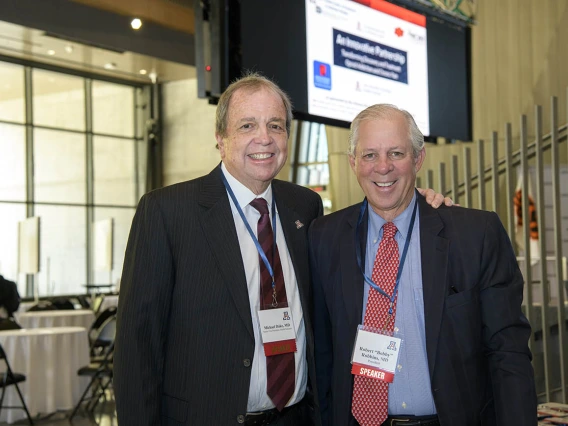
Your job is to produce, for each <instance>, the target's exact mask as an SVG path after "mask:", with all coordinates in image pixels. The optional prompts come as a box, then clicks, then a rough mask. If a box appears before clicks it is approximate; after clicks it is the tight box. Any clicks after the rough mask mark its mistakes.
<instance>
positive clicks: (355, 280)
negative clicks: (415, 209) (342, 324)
mask: <svg viewBox="0 0 568 426" xmlns="http://www.w3.org/2000/svg"><path fill="white" fill-rule="evenodd" d="M359 206H360V205H357V208H355V209H353V213H352V214H351V216H350V217H349V218H348V219H347V226H345V228H344V229H343V231H342V232H344V233H345V234H346V235H344V236H343V238H341V241H342V242H343V243H342V244H341V247H340V249H339V250H340V262H341V287H342V289H343V300H344V301H345V308H346V311H347V317H348V319H349V322H350V325H351V326H352V329H356V328H357V326H358V325H359V324H361V321H362V319H361V318H362V315H363V290H364V282H363V275H361V270H360V269H359V266H358V265H357V255H356V250H355V244H360V247H361V262H362V267H363V269H364V268H365V252H366V247H367V244H366V243H367V228H368V223H369V220H368V218H369V216H368V212H365V215H364V216H363V220H362V222H361V226H360V229H359V235H358V236H357V239H355V229H356V228H357V219H358V217H359V211H360V209H359V208H358V207H359Z"/></svg>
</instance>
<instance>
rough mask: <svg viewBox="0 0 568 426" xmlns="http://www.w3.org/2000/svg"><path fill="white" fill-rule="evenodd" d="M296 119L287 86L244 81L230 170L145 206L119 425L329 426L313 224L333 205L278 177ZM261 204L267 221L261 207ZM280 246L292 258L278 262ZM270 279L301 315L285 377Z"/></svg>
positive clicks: (118, 387)
mask: <svg viewBox="0 0 568 426" xmlns="http://www.w3.org/2000/svg"><path fill="white" fill-rule="evenodd" d="M291 120H292V110H291V105H290V100H289V99H288V96H287V95H286V94H285V93H284V92H282V90H280V88H278V86H276V85H275V84H274V83H272V82H271V81H269V80H267V79H266V78H263V77H260V76H258V75H251V76H248V77H244V78H243V79H241V80H239V81H237V82H235V83H233V84H232V85H231V86H229V87H228V88H227V90H226V91H225V93H224V94H223V95H222V96H221V99H220V100H219V104H218V106H217V116H216V139H217V143H218V146H219V150H220V154H221V159H222V163H221V165H220V166H218V167H216V168H215V169H214V170H213V171H212V172H211V173H210V174H209V175H207V176H203V177H201V178H198V179H195V180H192V181H189V182H183V183H180V184H177V185H172V186H170V187H166V188H163V189H160V190H156V191H153V192H150V193H149V194H146V195H145V196H144V197H142V199H141V201H140V204H139V206H138V209H137V212H136V215H135V217H134V221H133V224H132V229H131V232H130V237H129V241H128V246H127V249H126V256H125V261H124V269H123V275H122V279H121V290H120V293H121V294H120V299H119V300H120V302H119V307H118V322H117V337H116V353H115V359H114V366H115V371H114V387H115V394H116V404H117V414H118V420H119V423H120V425H121V426H143V425H149V426H150V425H151V426H156V425H198V426H204V425H215V426H218V425H231V424H235V425H238V424H245V425H265V424H270V425H294V426H297V425H312V424H316V425H317V424H320V420H319V410H317V409H316V408H315V405H316V401H315V396H314V392H315V364H314V355H313V334H312V326H311V319H310V311H311V305H312V304H311V289H310V287H309V281H310V277H309V268H308V246H307V229H308V227H309V225H310V223H311V222H312V220H314V219H315V218H316V217H318V216H321V215H322V210H323V209H322V202H321V199H320V197H319V196H318V195H317V194H316V193H315V192H313V191H311V190H309V189H306V188H303V187H300V186H298V185H294V184H291V183H287V182H283V181H279V180H275V179H274V177H275V176H276V175H277V173H278V172H279V171H280V169H281V168H282V166H283V165H284V162H285V161H286V156H287V140H288V135H289V132H290V123H291ZM429 196H430V199H431V202H433V203H435V204H440V203H441V202H442V200H443V197H442V196H441V195H439V194H438V195H437V196H434V193H433V191H431V190H430V192H429ZM260 199H265V200H266V202H265V203H264V205H265V207H264V209H265V210H266V211H265V213H263V214H261V213H260V211H258V210H257V208H256V207H254V206H253V204H254V205H256V203H257V202H258V201H259V200H260ZM272 200H275V204H274V205H273V204H272ZM265 215H268V216H270V218H269V219H270V220H267V222H271V223H272V225H271V226H270V229H275V232H274V233H273V234H272V232H271V234H272V235H274V234H275V235H276V244H272V248H270V246H271V244H268V246H269V248H268V250H266V251H264V250H263V249H264V244H263V241H264V240H263V239H262V238H261V237H260V236H259V234H263V235H264V231H261V232H258V231H259V229H260V222H261V221H262V220H263V219H262V218H263V217H264V216H265ZM263 229H264V230H266V228H263ZM272 238H273V237H272ZM261 240H262V241H261ZM257 242H258V243H259V246H257V244H256V243H257ZM261 250H263V251H264V255H265V256H266V260H267V263H268V264H269V265H270V266H271V267H274V268H273V271H272V272H271V271H270V270H269V269H270V268H268V267H267V266H266V264H265V261H264V259H263V258H262V255H261ZM275 251H277V252H278V253H279V255H278V257H279V260H280V262H277V261H276V259H277V257H276V256H274V257H273V258H272V259H273V260H270V259H269V258H270V257H271V256H273V255H274V252H275ZM279 265H281V266H279ZM278 270H280V272H278ZM278 276H280V277H282V278H281V279H280V278H278ZM272 277H274V282H275V285H274V287H272V289H273V290H274V294H271V291H269V292H268V297H269V299H271V297H272V296H274V297H275V299H274V302H276V305H278V306H277V307H276V309H283V312H282V314H283V315H282V316H281V319H282V318H291V321H292V324H293V327H294V330H293V331H294V336H295V343H296V352H295V353H294V352H292V353H283V354H279V355H282V359H284V358H286V359H288V360H289V361H288V363H287V364H281V365H280V367H278V368H274V364H272V360H274V359H276V358H271V360H270V361H269V359H268V358H270V357H269V356H265V352H264V348H263V340H262V338H261V327H262V329H266V327H264V326H263V325H262V323H261V322H260V317H261V313H262V312H261V311H263V310H265V309H261V305H263V306H264V304H262V303H261V300H260V299H261V292H262V285H261V283H266V280H265V279H266V278H268V286H269V287H270V286H271V278H272ZM282 281H283V283H282ZM279 283H281V284H279ZM279 285H284V288H285V291H284V289H282V288H279ZM266 294H267V292H264V293H263V296H264V295H266ZM276 296H277V297H276ZM282 296H284V300H282V299H281V297H282ZM263 300H264V298H263ZM269 305H271V303H269ZM284 306H285V308H284ZM267 327H270V326H267ZM284 347H287V346H286V344H281V345H278V348H284ZM290 356H292V359H291V361H290ZM269 363H270V366H269ZM284 365H285V366H284ZM269 370H270V371H271V372H273V373H269ZM273 374H280V375H281V376H280V377H278V379H277V380H275V379H274V378H273V377H274V375H273ZM271 383H272V384H271Z"/></svg>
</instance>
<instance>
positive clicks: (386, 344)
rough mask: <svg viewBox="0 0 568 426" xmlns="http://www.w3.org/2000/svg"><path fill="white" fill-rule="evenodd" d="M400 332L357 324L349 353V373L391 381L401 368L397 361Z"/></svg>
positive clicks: (400, 341)
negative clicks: (353, 341)
mask: <svg viewBox="0 0 568 426" xmlns="http://www.w3.org/2000/svg"><path fill="white" fill-rule="evenodd" d="M402 337H403V336H402V334H401V333H400V332H390V331H386V330H377V329H373V328H371V327H368V326H364V325H359V327H358V328H357V335H356V337H355V345H354V346H353V353H352V355H351V374H354V375H357V376H363V377H368V378H370V379H375V380H380V381H383V382H387V383H392V381H393V380H394V375H395V374H396V372H397V371H400V370H401V369H402V366H401V365H400V364H399V363H398V358H399V354H400V347H401V345H402V343H403V338H402Z"/></svg>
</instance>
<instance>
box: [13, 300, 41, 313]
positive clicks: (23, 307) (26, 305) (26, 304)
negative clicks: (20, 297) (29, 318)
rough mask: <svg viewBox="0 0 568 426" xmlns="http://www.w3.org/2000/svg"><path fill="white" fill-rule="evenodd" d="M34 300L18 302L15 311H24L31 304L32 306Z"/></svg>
mask: <svg viewBox="0 0 568 426" xmlns="http://www.w3.org/2000/svg"><path fill="white" fill-rule="evenodd" d="M35 304H36V302H20V306H19V307H18V310H17V311H16V312H26V311H27V310H28V309H30V308H31V307H32V306H34V305H35Z"/></svg>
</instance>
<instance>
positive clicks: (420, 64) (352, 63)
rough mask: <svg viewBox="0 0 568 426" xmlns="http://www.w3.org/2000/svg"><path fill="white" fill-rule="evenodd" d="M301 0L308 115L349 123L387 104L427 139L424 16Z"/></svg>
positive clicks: (385, 6) (379, 0)
mask: <svg viewBox="0 0 568 426" xmlns="http://www.w3.org/2000/svg"><path fill="white" fill-rule="evenodd" d="M305 1H306V34H307V37H306V40H307V41H306V48H307V61H308V67H307V71H308V76H307V77H308V112H309V114H312V115H316V116H320V117H327V118H332V119H337V120H343V121H349V122H350V121H352V120H353V118H355V116H356V115H357V114H358V113H359V112H360V111H361V110H363V109H364V108H366V107H368V106H370V105H373V104H378V103H389V104H394V105H397V106H398V107H400V108H403V109H405V110H407V111H409V112H410V113H411V114H412V115H413V116H414V119H415V120H416V123H417V124H418V127H419V128H420V130H421V131H422V132H423V133H424V134H425V135H429V134H430V128H429V127H430V120H429V111H428V57H427V44H426V41H427V40H426V17H425V16H423V15H420V14H417V13H415V12H411V11H409V10H407V9H404V8H401V7H399V6H396V5H393V4H391V3H388V2H386V1H383V0H359V2H355V1H351V0H305ZM362 3H365V4H362Z"/></svg>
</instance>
